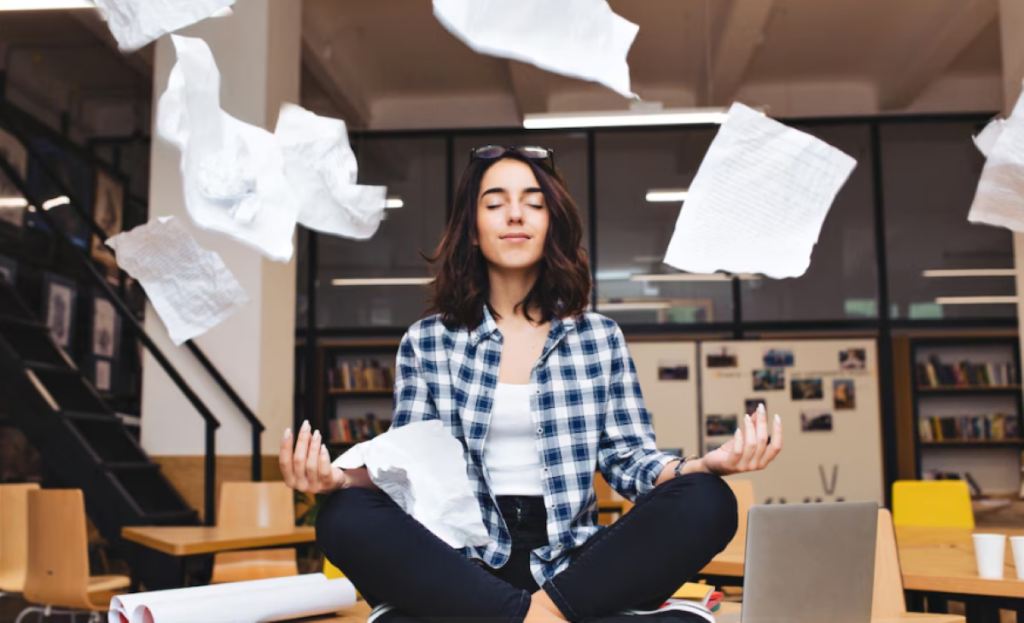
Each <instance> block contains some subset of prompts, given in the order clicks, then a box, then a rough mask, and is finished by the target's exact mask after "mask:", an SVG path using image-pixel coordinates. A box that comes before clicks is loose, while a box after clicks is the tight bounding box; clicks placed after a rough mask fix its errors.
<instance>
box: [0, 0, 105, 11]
mask: <svg viewBox="0 0 1024 623" xmlns="http://www.w3.org/2000/svg"><path fill="white" fill-rule="evenodd" d="M95 8H96V5H95V4H93V3H92V2H88V1H87V0H0V11H42V10H45V9H95Z"/></svg>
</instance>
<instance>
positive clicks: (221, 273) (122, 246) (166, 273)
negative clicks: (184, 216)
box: [107, 217, 249, 346]
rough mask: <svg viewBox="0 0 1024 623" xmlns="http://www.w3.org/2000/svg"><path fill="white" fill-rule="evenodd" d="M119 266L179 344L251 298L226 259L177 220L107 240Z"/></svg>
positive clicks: (163, 220) (154, 223) (165, 219)
mask: <svg viewBox="0 0 1024 623" xmlns="http://www.w3.org/2000/svg"><path fill="white" fill-rule="evenodd" d="M107 245H108V246H109V247H110V248H112V249H113V250H114V251H116V252H117V264H118V265H119V266H120V267H121V268H123V269H124V270H125V272H127V273H128V274H129V275H131V276H132V277H134V278H135V279H138V280H139V283H141V284H142V288H143V289H144V290H145V291H146V295H147V296H148V297H149V300H150V302H151V303H152V304H153V309H155V310H156V313H157V314H159V315H160V319H161V320H163V322H164V325H166V326H167V332H168V333H170V336H171V340H172V341H173V342H174V344H175V346H180V345H181V344H182V343H183V342H185V341H186V340H191V339H192V338H195V337H198V336H200V335H202V334H203V333H206V332H207V331H208V330H209V329H211V328H213V327H215V326H217V325H218V324H220V323H221V321H223V320H224V319H225V318H227V317H228V316H230V315H232V314H234V313H235V312H236V311H238V310H239V309H241V308H242V307H243V306H244V305H245V304H246V303H247V302H248V301H249V297H248V296H247V295H246V293H245V290H243V289H242V286H241V285H239V284H238V281H236V280H235V276H234V275H232V274H231V271H229V270H228V267H227V266H225V265H224V261H223V260H221V259H220V256H219V255H217V254H216V253H214V252H213V251H207V250H206V249H204V248H202V247H200V246H199V243H197V242H196V241H195V238H193V237H192V235H191V234H190V233H189V232H188V230H186V229H185V228H184V227H183V226H182V225H181V223H179V222H178V221H176V220H174V218H173V217H161V218H159V219H157V220H156V221H150V222H149V223H147V224H145V225H140V226H138V227H136V228H135V229H133V230H131V231H129V232H125V233H123V234H118V235H116V236H113V237H112V238H109V239H108V240H107Z"/></svg>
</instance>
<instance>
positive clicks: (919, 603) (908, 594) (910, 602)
mask: <svg viewBox="0 0 1024 623" xmlns="http://www.w3.org/2000/svg"><path fill="white" fill-rule="evenodd" d="M903 594H904V596H905V598H906V601H907V612H924V593H921V592H920V591H904V593H903ZM1021 623H1024V621H1022V622H1021Z"/></svg>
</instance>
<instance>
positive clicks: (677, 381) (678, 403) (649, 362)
mask: <svg viewBox="0 0 1024 623" xmlns="http://www.w3.org/2000/svg"><path fill="white" fill-rule="evenodd" d="M629 352H630V354H631V355H632V356H633V365H634V366H635V367H636V373H637V378H638V380H639V381H640V390H641V391H642V392H643V395H644V403H645V404H646V405H647V410H648V411H649V412H650V414H651V418H652V421H653V424H654V435H655V438H656V439H657V442H658V448H659V449H660V450H670V451H676V450H681V451H682V452H683V456H688V455H690V454H697V453H698V452H699V450H700V439H699V437H698V433H697V431H698V428H699V426H698V420H699V418H698V409H697V372H698V371H697V345H696V343H694V342H636V343H632V344H629ZM684 367H685V368H686V374H685V376H686V378H685V379H683V378H680V377H681V376H683V375H682V374H681V369H682V368H684Z"/></svg>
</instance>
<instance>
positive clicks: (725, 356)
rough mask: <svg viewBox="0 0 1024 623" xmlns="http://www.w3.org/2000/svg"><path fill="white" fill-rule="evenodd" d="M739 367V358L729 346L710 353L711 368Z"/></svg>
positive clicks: (709, 363)
mask: <svg viewBox="0 0 1024 623" xmlns="http://www.w3.org/2000/svg"><path fill="white" fill-rule="evenodd" d="M737 365H739V357H738V356H737V355H736V351H735V350H733V349H731V348H729V347H728V346H723V347H721V348H720V349H716V350H714V351H710V350H709V351H708V367H709V368H735V367H736V366H737Z"/></svg>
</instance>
